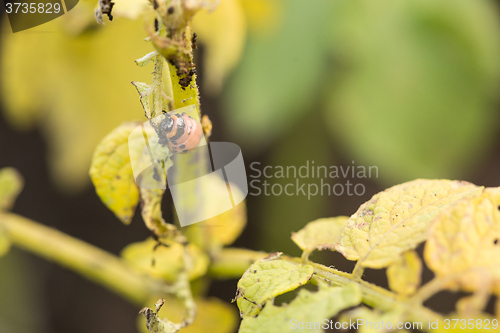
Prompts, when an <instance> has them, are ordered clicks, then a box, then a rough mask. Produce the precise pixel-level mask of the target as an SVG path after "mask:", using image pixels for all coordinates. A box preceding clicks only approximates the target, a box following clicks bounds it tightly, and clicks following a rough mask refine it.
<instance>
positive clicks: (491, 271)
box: [424, 188, 500, 295]
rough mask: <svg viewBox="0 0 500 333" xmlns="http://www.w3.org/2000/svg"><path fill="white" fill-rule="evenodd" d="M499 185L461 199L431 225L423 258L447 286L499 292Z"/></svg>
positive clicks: (471, 290) (465, 289) (472, 290)
mask: <svg viewBox="0 0 500 333" xmlns="http://www.w3.org/2000/svg"><path fill="white" fill-rule="evenodd" d="M499 208H500V188H488V189H486V190H484V191H483V193H482V194H481V195H480V196H478V197H473V198H468V199H464V200H462V201H460V202H459V203H457V204H456V205H455V206H453V207H451V208H450V209H448V210H446V212H443V214H441V215H440V216H439V217H438V218H437V219H436V221H435V222H434V224H433V225H432V227H431V230H430V234H429V239H428V241H427V243H426V245H425V252H424V258H425V261H426V263H427V265H428V266H429V268H430V269H431V270H432V271H433V272H434V273H435V274H436V278H438V279H446V280H447V281H449V283H447V285H446V286H447V287H448V288H452V289H456V288H460V289H462V290H464V291H468V292H474V291H481V290H486V291H487V292H489V291H490V290H491V291H494V292H495V293H496V294H497V295H498V294H500V211H499Z"/></svg>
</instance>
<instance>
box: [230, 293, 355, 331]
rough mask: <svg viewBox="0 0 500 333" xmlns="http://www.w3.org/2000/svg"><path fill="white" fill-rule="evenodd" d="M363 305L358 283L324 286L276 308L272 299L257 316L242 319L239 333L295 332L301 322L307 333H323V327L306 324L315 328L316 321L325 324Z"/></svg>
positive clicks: (301, 294)
mask: <svg viewBox="0 0 500 333" xmlns="http://www.w3.org/2000/svg"><path fill="white" fill-rule="evenodd" d="M360 302H361V292H360V290H359V287H358V286H357V285H355V284H350V285H348V286H346V287H344V288H338V287H326V286H321V287H320V289H319V291H317V292H310V291H307V290H301V291H300V292H299V294H298V295H297V297H296V298H295V299H294V300H293V301H292V302H291V303H290V304H288V305H283V306H280V307H277V306H274V305H273V301H272V300H269V301H268V302H267V303H266V306H265V308H264V309H263V310H262V311H261V313H260V314H259V316H258V317H256V318H254V317H245V318H244V319H243V322H242V323H241V327H240V330H239V333H255V332H259V333H278V332H279V333H286V332H296V331H297V329H298V328H299V326H298V325H299V323H302V324H303V325H304V330H307V331H308V332H318V333H320V332H323V329H322V328H318V326H316V327H314V326H306V325H307V324H309V325H314V322H320V323H323V320H325V319H328V318H331V317H333V316H335V315H337V314H338V313H339V312H340V311H341V310H343V309H346V308H349V307H352V306H355V305H358V304H359V303H360ZM294 325H295V326H294ZM299 331H302V330H299Z"/></svg>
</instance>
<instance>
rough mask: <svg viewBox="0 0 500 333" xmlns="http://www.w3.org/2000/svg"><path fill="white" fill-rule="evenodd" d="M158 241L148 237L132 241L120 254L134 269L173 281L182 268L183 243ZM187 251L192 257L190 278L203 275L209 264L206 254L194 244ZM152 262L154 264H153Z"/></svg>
mask: <svg viewBox="0 0 500 333" xmlns="http://www.w3.org/2000/svg"><path fill="white" fill-rule="evenodd" d="M163 243H164V244H166V245H168V247H167V246H165V245H163V244H161V245H158V242H157V241H155V240H154V239H152V238H148V239H147V240H145V241H144V242H138V243H132V244H130V245H128V246H127V247H126V248H124V249H123V251H122V253H121V255H122V257H123V258H124V259H125V260H126V261H128V262H129V263H130V264H131V265H132V266H134V267H135V268H136V269H138V270H140V271H142V272H144V273H147V274H150V275H151V276H154V277H157V278H161V279H164V280H166V281H169V282H175V281H176V280H177V276H178V274H179V272H180V271H181V270H182V269H184V256H183V251H184V248H183V245H182V244H180V243H176V242H167V241H164V242H163ZM187 246H188V253H189V255H190V257H191V259H192V265H191V269H189V271H188V275H189V278H190V279H191V280H193V279H196V278H198V277H200V276H203V275H205V273H206V271H207V267H208V264H209V259H208V257H207V255H206V254H205V253H203V252H201V251H200V250H199V249H198V248H197V247H196V246H195V245H192V244H189V245H187ZM153 263H154V264H153Z"/></svg>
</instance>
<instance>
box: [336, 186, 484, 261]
mask: <svg viewBox="0 0 500 333" xmlns="http://www.w3.org/2000/svg"><path fill="white" fill-rule="evenodd" d="M481 189H482V188H481V187H477V186H475V185H473V184H470V183H467V182H461V181H450V180H426V179H419V180H414V181H411V182H407V183H404V184H401V185H397V186H394V187H391V188H389V189H387V190H385V191H383V192H380V193H378V194H376V195H374V196H373V197H372V198H371V199H370V200H369V201H368V202H366V203H364V204H363V205H361V207H360V208H359V209H358V211H357V212H356V213H355V214H354V215H352V216H351V217H350V219H349V221H348V222H347V225H346V226H345V228H344V229H343V230H342V236H341V238H340V241H339V243H338V244H337V245H336V246H335V248H336V249H337V251H339V252H340V253H342V254H343V255H344V256H345V257H346V258H347V259H349V260H359V261H360V264H361V266H363V267H370V268H383V267H386V266H388V265H390V264H391V263H393V262H395V261H397V260H398V259H399V257H400V256H401V254H402V253H403V252H405V251H407V250H410V249H414V248H416V247H417V245H418V244H419V243H421V242H423V241H425V240H426V239H427V235H428V228H429V225H430V223H431V221H432V220H433V218H434V217H435V216H436V215H437V214H438V213H439V212H440V211H441V210H442V209H443V208H445V207H447V206H449V205H451V204H453V203H454V202H455V201H457V200H459V199H461V198H464V197H470V196H474V195H477V194H479V193H480V192H481Z"/></svg>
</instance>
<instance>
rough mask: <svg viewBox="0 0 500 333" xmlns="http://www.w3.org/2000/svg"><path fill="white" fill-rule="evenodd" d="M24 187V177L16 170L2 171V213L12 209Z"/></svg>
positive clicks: (0, 175)
mask: <svg viewBox="0 0 500 333" xmlns="http://www.w3.org/2000/svg"><path fill="white" fill-rule="evenodd" d="M23 186H24V180H23V177H22V176H21V174H20V173H19V172H18V171H17V170H16V169H14V168H3V169H0V211H2V210H10V209H11V208H12V206H13V205H14V201H15V200H16V198H17V196H18V195H19V193H20V192H21V190H22V189H23Z"/></svg>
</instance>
